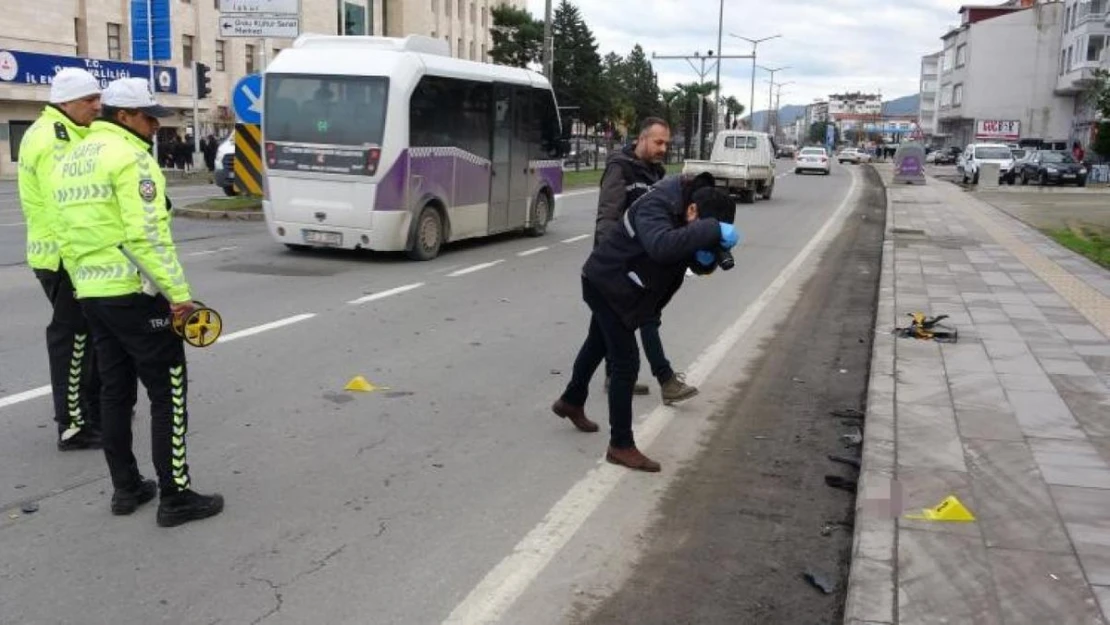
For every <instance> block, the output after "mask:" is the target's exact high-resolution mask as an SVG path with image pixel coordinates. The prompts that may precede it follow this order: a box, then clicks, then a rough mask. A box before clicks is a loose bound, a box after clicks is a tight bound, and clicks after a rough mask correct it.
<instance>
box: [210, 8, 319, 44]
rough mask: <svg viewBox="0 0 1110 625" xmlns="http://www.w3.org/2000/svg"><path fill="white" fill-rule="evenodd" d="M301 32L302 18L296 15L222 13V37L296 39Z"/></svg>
mask: <svg viewBox="0 0 1110 625" xmlns="http://www.w3.org/2000/svg"><path fill="white" fill-rule="evenodd" d="M300 34H301V20H300V19H298V18H297V17H295V16H294V17H284V16H267V15H251V14H246V13H244V14H239V15H229V14H227V13H222V14H220V36H221V37H252V38H263V37H269V38H272V39H295V38H296V37H297V36H298V35H300Z"/></svg>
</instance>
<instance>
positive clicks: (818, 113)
mask: <svg viewBox="0 0 1110 625" xmlns="http://www.w3.org/2000/svg"><path fill="white" fill-rule="evenodd" d="M805 119H806V128H809V127H810V126H812V125H813V124H816V123H818V122H827V121H829V103H828V102H825V101H823V100H817V101H815V102H814V103H813V104H807V105H806V115H805Z"/></svg>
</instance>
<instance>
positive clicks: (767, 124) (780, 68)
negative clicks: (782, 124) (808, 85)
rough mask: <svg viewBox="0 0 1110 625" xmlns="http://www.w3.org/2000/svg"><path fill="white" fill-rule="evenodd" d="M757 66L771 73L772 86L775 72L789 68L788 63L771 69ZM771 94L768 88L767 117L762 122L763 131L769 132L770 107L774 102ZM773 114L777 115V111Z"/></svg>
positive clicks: (753, 119) (753, 118) (753, 115)
mask: <svg viewBox="0 0 1110 625" xmlns="http://www.w3.org/2000/svg"><path fill="white" fill-rule="evenodd" d="M758 67H759V69H762V70H764V71H766V72H768V73H769V74H771V80H770V81H769V82H770V83H771V85H772V86H774V84H775V74H776V73H778V72H781V71H782V70H784V69H790V66H789V65H783V66H782V67H776V68H774V69H772V68H770V67H763V66H762V65H759V66H758ZM772 95H773V93H772V92H771V91H770V90H769V91H768V92H767V118H766V120H765V121H764V124H763V125H764V131H765V132H771V107H772V106H773V105H774V102H773V100H772V98H771V96H772ZM775 114H776V115H777V114H778V111H775ZM752 125H753V126H754V125H755V112H752ZM752 130H755V128H752Z"/></svg>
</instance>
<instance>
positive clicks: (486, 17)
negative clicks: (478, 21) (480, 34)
mask: <svg viewBox="0 0 1110 625" xmlns="http://www.w3.org/2000/svg"><path fill="white" fill-rule="evenodd" d="M488 20H489V15H488V14H487V13H486V7H482V28H486V27H487V26H489V21H488Z"/></svg>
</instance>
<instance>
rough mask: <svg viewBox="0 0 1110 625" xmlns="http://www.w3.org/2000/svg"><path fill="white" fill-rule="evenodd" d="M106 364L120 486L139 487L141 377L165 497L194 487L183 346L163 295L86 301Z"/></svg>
mask: <svg viewBox="0 0 1110 625" xmlns="http://www.w3.org/2000/svg"><path fill="white" fill-rule="evenodd" d="M81 303H82V305H83V307H84V310H85V314H86V316H87V317H88V319H89V324H90V326H91V327H92V333H93V341H94V342H95V345H96V357H97V362H98V365H99V367H100V378H101V380H102V383H103V387H102V389H101V404H100V406H101V408H100V414H101V421H102V428H103V434H102V438H103V444H104V456H105V457H106V458H107V460H108V470H109V472H110V473H111V475H112V484H113V485H114V486H115V487H116V488H117V489H132V488H134V487H136V486H137V485H138V480H139V467H138V464H137V462H136V461H135V455H134V453H132V450H131V449H132V448H131V444H132V440H131V410H132V408H133V407H134V405H135V392H134V389H135V380H136V378H138V380H140V381H142V383H143V386H144V387H146V391H147V396H148V397H149V398H150V416H151V425H150V430H151V452H152V457H153V459H154V468H155V470H156V471H157V473H158V485H159V486H160V487H161V489H162V496H166V495H171V494H173V493H175V492H177V491H180V490H185V489H187V488H189V465H188V464H187V463H186V462H185V434H186V430H187V428H188V410H187V405H186V395H187V391H188V388H187V381H186V378H187V371H186V367H185V344H184V342H183V341H182V339H181V337H179V336H177V335H176V334H174V333H173V330H172V329H171V326H170V307H169V303H168V302H167V301H166V300H165V298H163V297H161V296H158V297H150V296H148V295H143V294H135V295H127V296H122V297H103V298H88V299H83V300H81Z"/></svg>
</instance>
